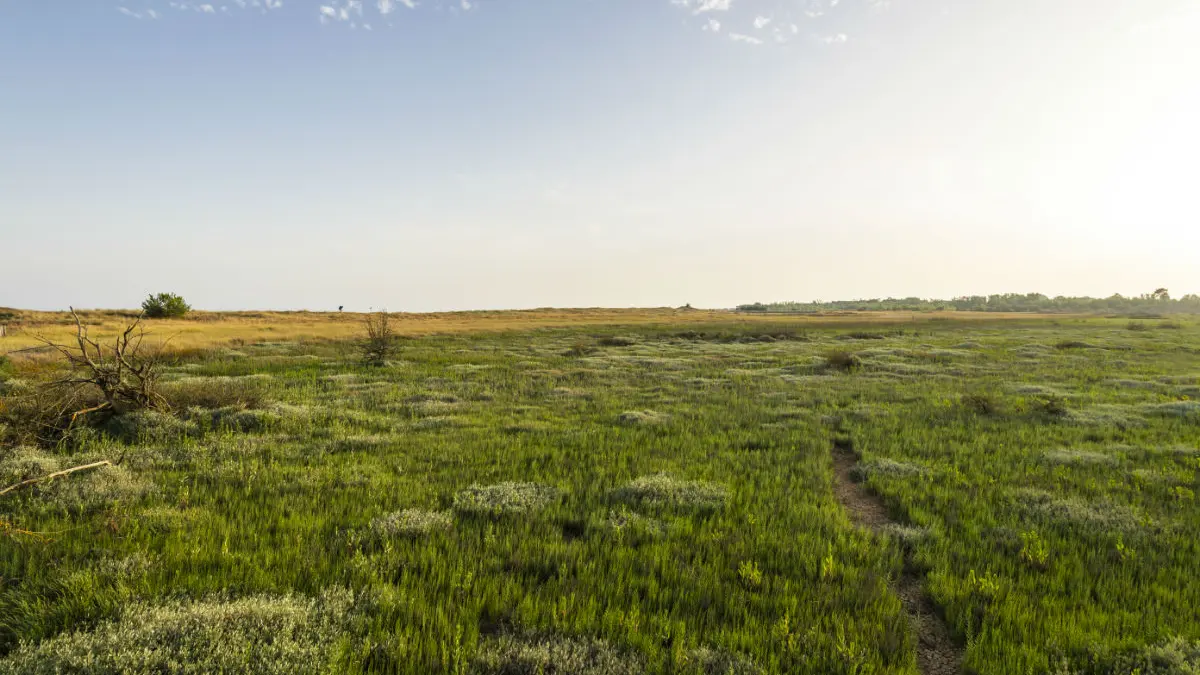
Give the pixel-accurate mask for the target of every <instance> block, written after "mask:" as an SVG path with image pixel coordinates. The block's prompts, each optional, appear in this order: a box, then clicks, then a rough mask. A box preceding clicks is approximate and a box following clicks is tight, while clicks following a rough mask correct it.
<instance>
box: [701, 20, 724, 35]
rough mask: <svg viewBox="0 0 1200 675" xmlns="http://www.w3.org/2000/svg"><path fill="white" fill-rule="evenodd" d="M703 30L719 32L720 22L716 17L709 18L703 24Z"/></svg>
mask: <svg viewBox="0 0 1200 675" xmlns="http://www.w3.org/2000/svg"><path fill="white" fill-rule="evenodd" d="M704 30H707V31H712V32H713V33H720V32H721V22H720V21H717V20H716V19H709V20H708V23H706V24H704Z"/></svg>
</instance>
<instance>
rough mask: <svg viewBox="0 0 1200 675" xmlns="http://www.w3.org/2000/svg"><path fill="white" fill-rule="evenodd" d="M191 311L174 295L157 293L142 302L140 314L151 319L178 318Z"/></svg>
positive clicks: (181, 299) (189, 306) (187, 305)
mask: <svg viewBox="0 0 1200 675" xmlns="http://www.w3.org/2000/svg"><path fill="white" fill-rule="evenodd" d="M190 311H192V306H191V305H189V304H187V303H186V302H184V300H183V298H182V297H181V296H178V295H176V294H174V293H158V294H154V295H151V296H150V297H148V298H146V299H145V300H143V301H142V312H143V313H144V314H145V315H146V316H147V317H148V318H151V319H168V318H179V317H181V316H184V315H186V314H187V313H188V312H190Z"/></svg>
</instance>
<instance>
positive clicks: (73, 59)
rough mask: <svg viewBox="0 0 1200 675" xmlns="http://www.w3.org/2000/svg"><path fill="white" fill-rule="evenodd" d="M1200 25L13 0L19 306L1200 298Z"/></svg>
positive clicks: (997, 17) (880, 7) (1088, 17)
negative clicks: (1035, 295) (166, 297)
mask: <svg viewBox="0 0 1200 675" xmlns="http://www.w3.org/2000/svg"><path fill="white" fill-rule="evenodd" d="M1197 35H1200V0H1086V1H1085V0H972V1H970V2H967V1H965V0H363V1H362V2H356V1H353V0H203V1H196V0H116V2H110V1H109V0H0V306H12V307H25V308H38V309H61V308H65V307H66V306H67V305H74V306H76V307H132V306H136V305H137V304H138V303H139V302H140V301H141V299H142V298H144V297H145V296H146V295H147V294H148V293H151V292H159V291H171V292H177V293H180V294H182V295H183V296H184V297H185V298H187V299H188V300H189V301H190V302H191V303H192V305H193V306H195V307H197V308H201V309H214V310H215V309H312V310H325V309H330V308H336V307H337V306H339V305H344V306H345V307H346V308H347V309H348V310H350V309H367V308H376V309H378V308H383V307H386V308H388V309H389V310H392V311H436V310H457V309H494V308H526V307H546V306H571V307H590V306H610V307H631V306H678V305H682V304H685V303H690V304H692V305H694V306H697V307H730V306H733V305H736V304H740V303H748V302H755V301H764V302H765V301H774V300H799V301H808V300H814V299H822V300H835V299H856V298H864V297H881V296H922V297H951V296H956V295H968V294H987V293H997V292H1034V291H1036V292H1042V293H1046V294H1049V295H1059V294H1062V295H1093V296H1108V295H1111V294H1112V293H1117V292H1119V293H1123V294H1126V295H1136V294H1139V293H1145V292H1150V291H1152V290H1154V289H1155V288H1158V287H1167V288H1169V289H1170V290H1171V291H1172V293H1173V294H1174V295H1182V294H1183V293H1189V292H1190V293H1196V292H1200V189H1197V187H1196V185H1197V178H1198V177H1200V166H1198V164H1200V40H1197V39H1196V36H1197Z"/></svg>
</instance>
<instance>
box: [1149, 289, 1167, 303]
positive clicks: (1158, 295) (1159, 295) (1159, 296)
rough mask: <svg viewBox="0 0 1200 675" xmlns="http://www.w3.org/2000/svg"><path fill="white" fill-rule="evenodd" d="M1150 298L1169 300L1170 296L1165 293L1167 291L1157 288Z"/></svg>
mask: <svg viewBox="0 0 1200 675" xmlns="http://www.w3.org/2000/svg"><path fill="white" fill-rule="evenodd" d="M1150 297H1152V298H1154V299H1155V300H1170V299H1171V294H1170V293H1168V292H1167V289H1165V288H1159V289H1156V290H1155V291H1154V293H1152V294H1151V295H1150Z"/></svg>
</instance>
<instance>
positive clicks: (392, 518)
mask: <svg viewBox="0 0 1200 675" xmlns="http://www.w3.org/2000/svg"><path fill="white" fill-rule="evenodd" d="M453 526H454V516H453V515H452V514H451V513H450V512H449V511H426V510H424V509H404V510H403V511H397V512H395V513H389V514H387V515H385V516H380V517H378V518H376V519H375V520H372V521H371V534H372V535H374V536H375V537H376V538H378V539H391V538H393V537H419V536H423V535H427V534H429V533H431V532H435V531H437V530H448V529H450V528H451V527H453Z"/></svg>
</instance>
